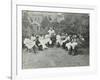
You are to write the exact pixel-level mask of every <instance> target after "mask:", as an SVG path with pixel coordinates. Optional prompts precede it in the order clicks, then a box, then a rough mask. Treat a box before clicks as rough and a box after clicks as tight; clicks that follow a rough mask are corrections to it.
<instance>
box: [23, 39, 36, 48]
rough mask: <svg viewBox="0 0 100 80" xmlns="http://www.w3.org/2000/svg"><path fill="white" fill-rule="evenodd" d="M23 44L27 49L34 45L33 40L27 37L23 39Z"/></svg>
mask: <svg viewBox="0 0 100 80" xmlns="http://www.w3.org/2000/svg"><path fill="white" fill-rule="evenodd" d="M24 44H25V46H26V47H27V48H28V49H31V48H32V47H33V46H34V45H35V41H32V40H30V39H28V38H25V39H24Z"/></svg>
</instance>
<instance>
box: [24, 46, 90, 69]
mask: <svg viewBox="0 0 100 80" xmlns="http://www.w3.org/2000/svg"><path fill="white" fill-rule="evenodd" d="M88 53H89V51H88V49H81V50H80V51H79V53H78V55H75V56H72V55H69V54H68V52H67V51H65V50H64V49H62V48H56V47H54V48H48V49H46V50H43V51H38V52H37V53H36V54H35V53H34V52H33V51H32V52H31V53H28V52H27V50H26V49H23V50H22V54H23V58H22V68H23V69H34V68H51V67H76V66H77V67H78V66H89V54H88Z"/></svg>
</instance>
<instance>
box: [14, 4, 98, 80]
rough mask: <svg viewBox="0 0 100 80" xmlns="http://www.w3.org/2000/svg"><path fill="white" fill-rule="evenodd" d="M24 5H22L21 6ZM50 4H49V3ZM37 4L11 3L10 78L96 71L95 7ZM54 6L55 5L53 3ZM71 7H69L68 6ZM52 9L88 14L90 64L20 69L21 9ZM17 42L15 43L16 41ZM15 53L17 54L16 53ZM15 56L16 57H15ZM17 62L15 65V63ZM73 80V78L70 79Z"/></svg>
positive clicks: (81, 73)
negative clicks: (85, 65)
mask: <svg viewBox="0 0 100 80" xmlns="http://www.w3.org/2000/svg"><path fill="white" fill-rule="evenodd" d="M23 5H24V6H23ZM50 6H51V5H50ZM50 6H47V7H46V5H45V6H43V5H42V6H39V5H28V6H27V5H25V4H18V5H16V4H13V11H12V13H13V15H12V53H13V54H12V79H13V80H15V79H18V80H19V79H21V80H25V79H27V78H30V79H33V78H46V77H47V78H49V77H58V76H59V77H60V76H63V77H65V76H67V77H69V76H74V75H76V76H82V75H87V74H88V75H90V74H94V73H96V57H97V56H96V47H95V46H96V43H95V39H96V37H95V36H96V34H95V32H96V28H95V27H94V26H95V18H96V17H95V16H96V14H95V12H96V11H95V9H94V8H93V7H87V8H86V7H73V6H62V5H61V6H60V7H58V6H57V7H54V6H51V7H50ZM55 6H56V5H55ZM70 7H71V8H70ZM22 10H32V11H49V12H50V11H51V12H52V11H53V12H73V13H89V15H90V44H91V45H90V66H87V67H67V68H48V69H46V68H45V69H36V70H35V69H31V70H30V69H28V70H22V69H21V66H22V64H21V62H22V61H21V60H22V59H21V58H22V55H21V54H22V53H21V44H22V43H21V40H22V39H21V38H22V37H21V36H22V30H21V28H22V26H21V25H22V24H21V20H22V19H21V11H22ZM16 42H17V43H16ZM16 54H17V55H16ZM16 56H17V57H16ZM16 64H17V65H16ZM72 80H73V79H72Z"/></svg>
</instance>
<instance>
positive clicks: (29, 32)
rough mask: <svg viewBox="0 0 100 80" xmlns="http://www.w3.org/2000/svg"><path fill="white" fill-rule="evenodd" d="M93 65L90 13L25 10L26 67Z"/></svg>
mask: <svg viewBox="0 0 100 80" xmlns="http://www.w3.org/2000/svg"><path fill="white" fill-rule="evenodd" d="M81 66H89V14H87V13H67V12H65V13H64V12H46V11H31V10H22V69H35V68H52V67H53V68H56V67H81Z"/></svg>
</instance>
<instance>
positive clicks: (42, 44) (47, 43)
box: [24, 33, 84, 55]
mask: <svg viewBox="0 0 100 80" xmlns="http://www.w3.org/2000/svg"><path fill="white" fill-rule="evenodd" d="M79 39H81V38H79V36H78V35H68V34H67V33H66V34H64V33H63V34H55V35H53V36H50V35H49V34H46V35H34V34H32V36H31V37H30V38H29V37H28V38H25V39H24V44H25V46H26V47H27V49H28V50H31V49H33V51H34V53H36V52H37V49H38V50H44V49H47V48H49V47H53V46H56V47H62V48H63V49H65V50H67V51H68V53H69V54H73V55H74V54H76V53H77V46H78V44H79V41H80V40H79ZM82 40H84V38H82Z"/></svg>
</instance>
